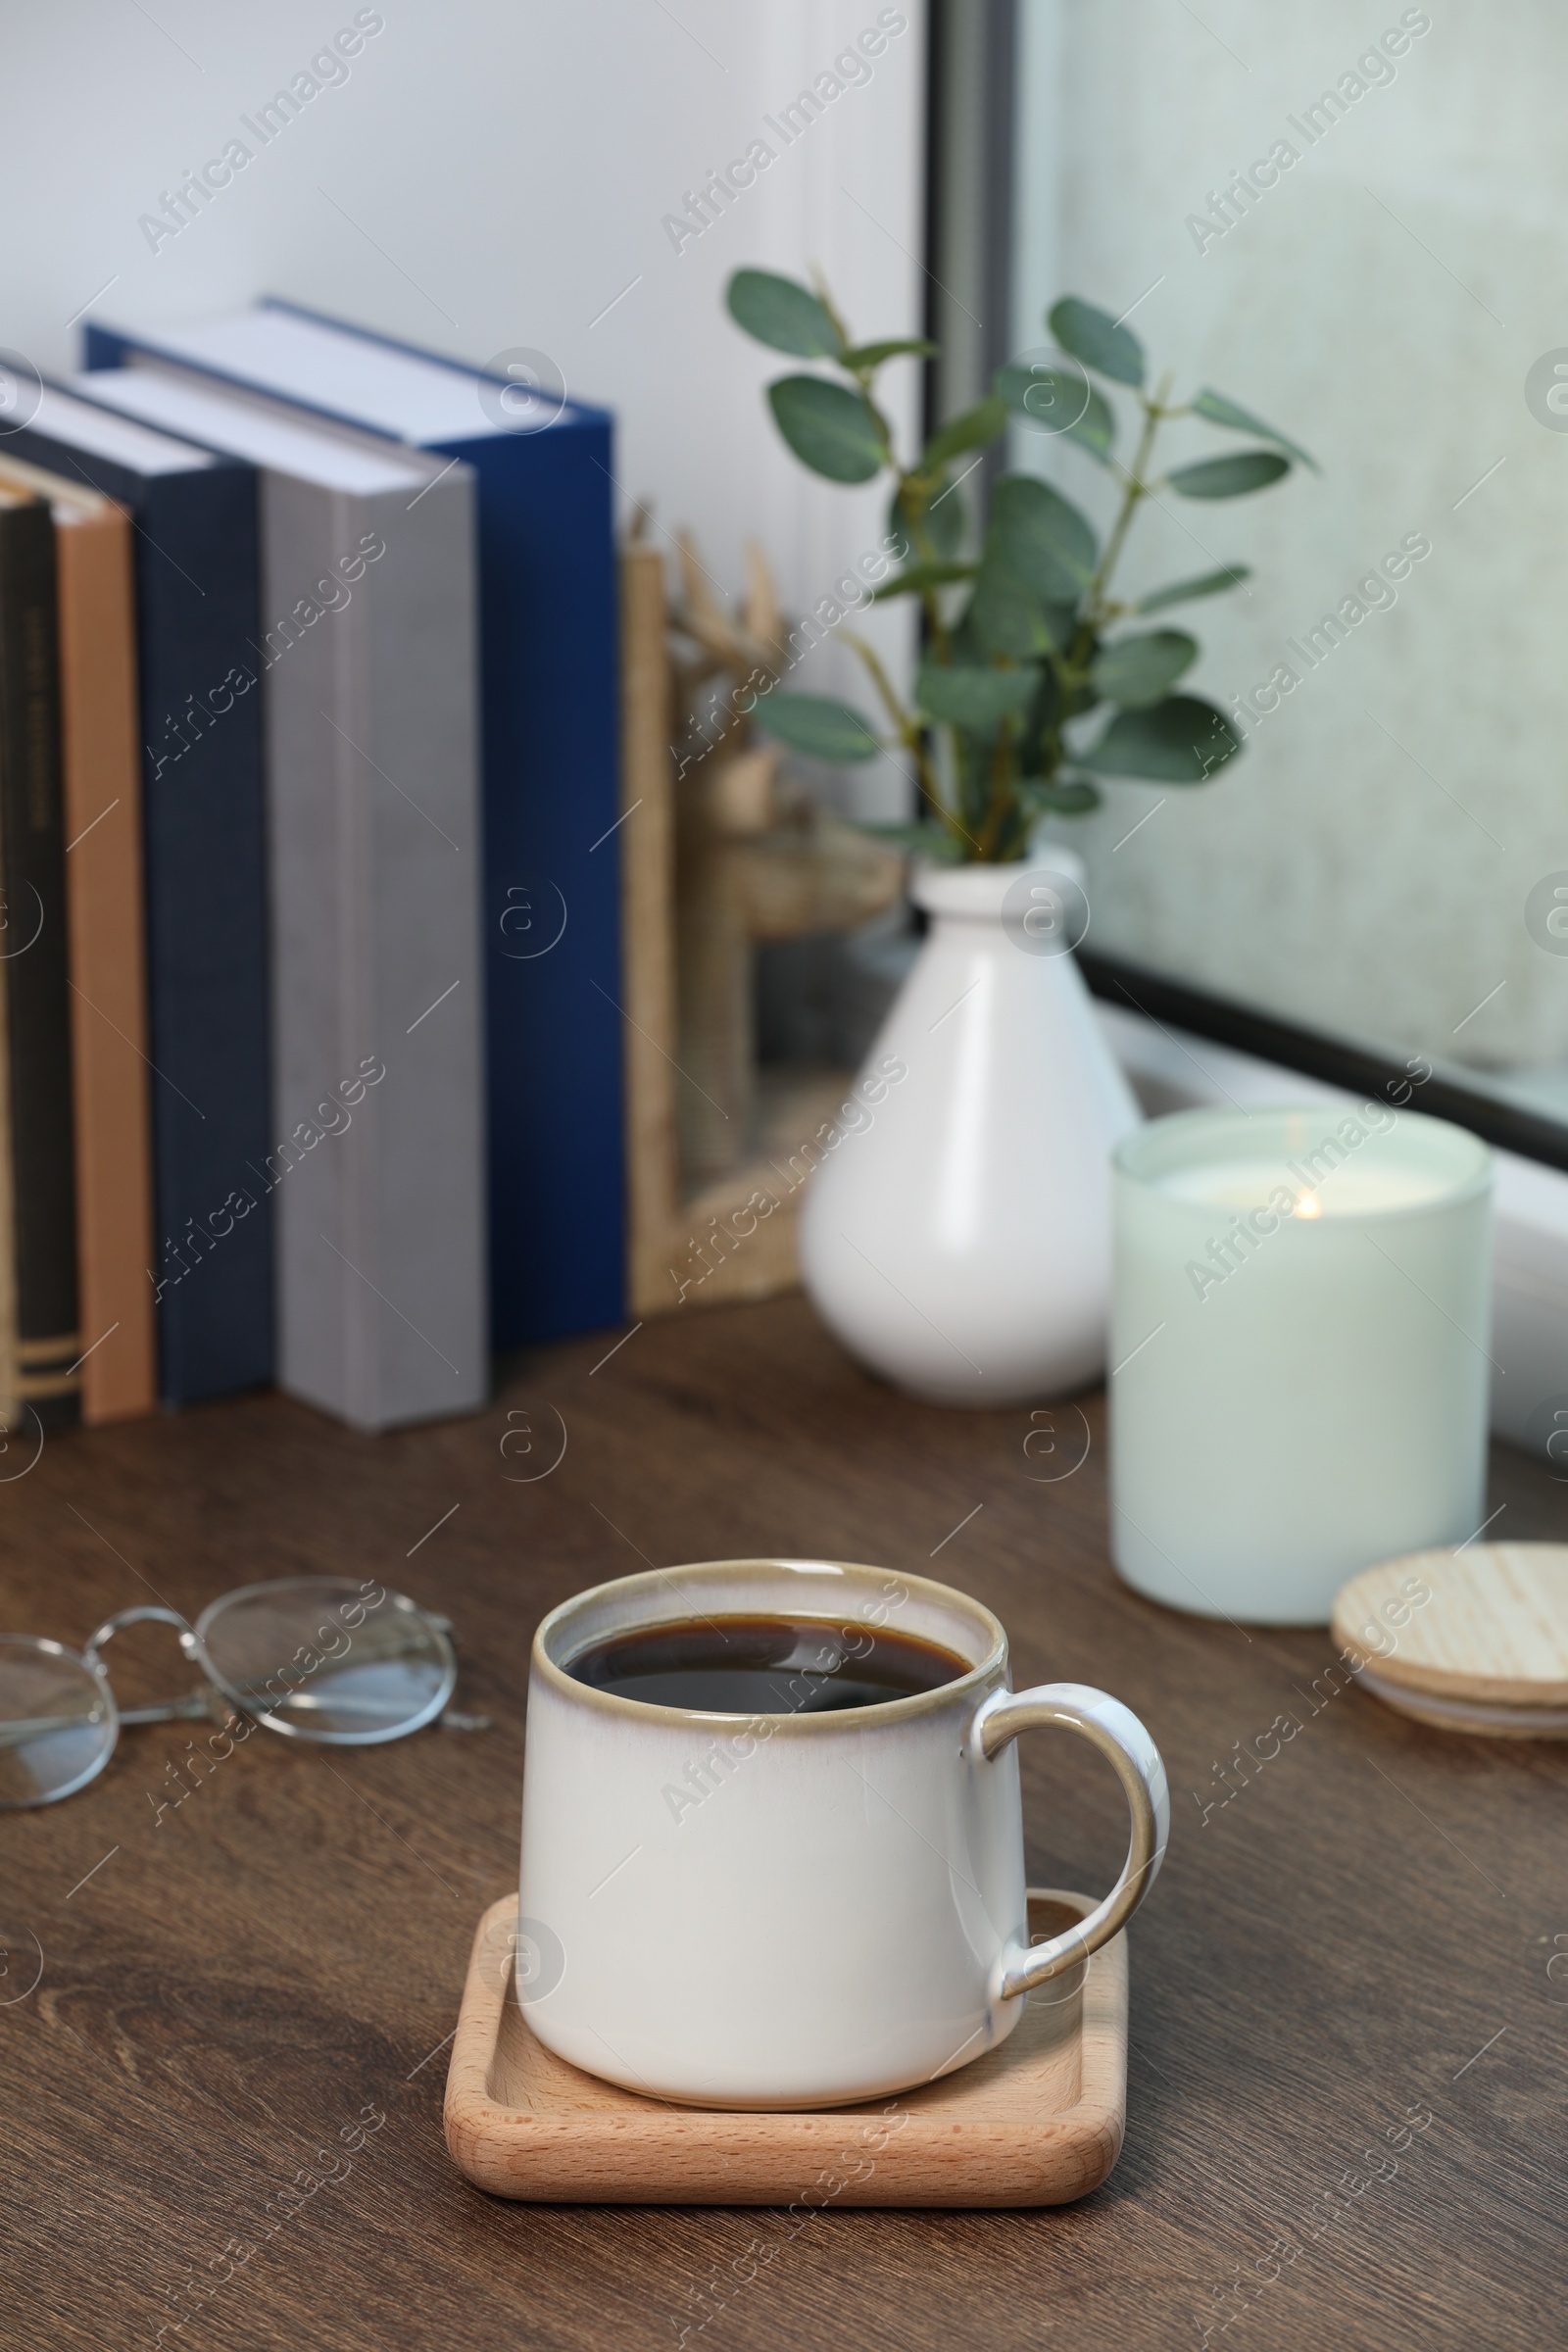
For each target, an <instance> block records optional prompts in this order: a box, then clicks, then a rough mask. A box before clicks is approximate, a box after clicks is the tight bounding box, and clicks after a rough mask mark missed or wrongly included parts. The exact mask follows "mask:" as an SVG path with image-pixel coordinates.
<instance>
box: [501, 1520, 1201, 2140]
mask: <svg viewBox="0 0 1568 2352" xmlns="http://www.w3.org/2000/svg"><path fill="white" fill-rule="evenodd" d="M748 1615H756V1616H759V1617H768V1618H795V1619H799V1618H809V1619H811V1620H813V1621H820V1623H821V1625H822V1628H823V1632H824V1635H825V1636H826V1635H831V1634H834V1633H836V1632H838V1631H839V1629H843V1632H844V1633H845V1634H846V1635H852V1636H853V1634H854V1631H855V1629H857V1628H862V1629H863V1628H865V1627H868V1626H869V1627H876V1626H879V1625H887V1624H891V1625H894V1626H896V1627H897V1630H898V1631H899V1632H900V1633H903V1634H906V1635H910V1636H913V1637H914V1638H915V1639H916V1640H921V1641H924V1642H934V1643H936V1644H938V1645H939V1646H940V1647H941V1648H944V1649H946V1650H948V1651H950V1652H953V1653H955V1654H956V1656H957V1657H958V1658H960V1659H961V1660H962V1661H963V1671H962V1672H961V1673H960V1674H959V1675H958V1676H957V1677H956V1679H955V1680H954V1681H952V1682H949V1683H945V1684H943V1685H941V1686H940V1687H939V1688H938V1689H935V1690H930V1691H916V1692H914V1693H912V1694H911V1695H909V1696H907V1697H904V1698H898V1699H894V1700H890V1701H887V1702H885V1703H883V1704H880V1705H873V1706H864V1707H857V1708H851V1709H845V1710H842V1711H832V1712H822V1713H807V1712H802V1713H796V1714H778V1715H772V1714H769V1715H752V1716H746V1715H720V1714H709V1713H699V1712H697V1711H694V1710H689V1709H686V1708H682V1707H669V1706H657V1705H649V1704H647V1703H645V1702H644V1701H642V1700H641V1699H633V1698H626V1697H622V1696H620V1695H618V1694H617V1693H615V1692H614V1691H606V1690H598V1689H594V1688H592V1687H591V1686H589V1685H588V1684H586V1683H581V1682H578V1681H576V1680H575V1679H574V1678H573V1676H572V1673H571V1671H570V1669H571V1665H572V1662H573V1660H574V1659H576V1658H579V1657H581V1656H582V1655H583V1653H584V1652H585V1651H586V1650H588V1649H590V1648H592V1647H594V1646H595V1645H596V1644H598V1643H599V1642H604V1641H606V1640H608V1639H610V1638H612V1637H614V1636H619V1635H623V1634H627V1633H632V1632H636V1631H640V1630H643V1629H647V1628H652V1627H657V1626H664V1625H669V1624H671V1623H676V1622H684V1621H689V1620H692V1619H694V1618H700V1617H736V1616H748ZM852 1645H853V1644H852ZM1047 1724H1056V1725H1061V1726H1063V1727H1065V1728H1066V1729H1067V1730H1069V1731H1075V1732H1081V1733H1082V1734H1083V1735H1084V1736H1085V1738H1086V1739H1089V1740H1093V1741H1094V1743H1095V1745H1096V1746H1097V1747H1099V1748H1100V1749H1102V1751H1103V1753H1104V1754H1105V1755H1106V1756H1108V1757H1109V1759H1110V1761H1111V1763H1112V1764H1113V1765H1114V1766H1115V1768H1116V1771H1117V1773H1118V1774H1119V1776H1120V1779H1121V1782H1122V1786H1123V1788H1124V1789H1125V1790H1126V1792H1127V1798H1128V1803H1129V1805H1130V1807H1131V1810H1132V1841H1131V1844H1130V1846H1129V1848H1128V1853H1127V1862H1126V1866H1125V1868H1124V1869H1123V1871H1122V1874H1121V1877H1120V1878H1119V1879H1118V1880H1117V1882H1116V1885H1115V1887H1113V1888H1112V1890H1111V1892H1110V1893H1109V1894H1108V1895H1107V1896H1106V1898H1105V1900H1104V1901H1103V1903H1101V1904H1100V1905H1099V1906H1098V1907H1097V1908H1096V1909H1095V1910H1093V1911H1091V1912H1090V1913H1089V1915H1088V1916H1087V1918H1085V1919H1083V1920H1082V1921H1080V1922H1079V1923H1078V1925H1077V1926H1075V1927H1073V1928H1071V1929H1069V1930H1068V1931H1067V1932H1066V1934H1064V1935H1061V1936H1054V1937H1053V1939H1052V1940H1051V1941H1050V1942H1048V1943H1043V1944H1038V1945H1036V1946H1034V1947H1033V1948H1031V1946H1030V1942H1029V1931H1028V1925H1027V1912H1026V1897H1025V1886H1024V1857H1023V1816H1022V1808H1021V1804H1020V1800H1019V1787H1018V1759H1017V1755H1016V1752H1015V1750H1014V1747H1013V1744H1012V1743H1013V1741H1014V1740H1016V1739H1017V1736H1018V1734H1019V1733H1020V1732H1024V1731H1032V1730H1034V1729H1035V1728H1036V1727H1037V1726H1041V1725H1047ZM1169 1833H1170V1797H1169V1792H1168V1790H1167V1788H1166V1782H1165V1769H1164V1766H1163V1765H1162V1763H1161V1762H1160V1758H1159V1753H1158V1750H1157V1749H1156V1748H1155V1746H1154V1743H1153V1741H1152V1740H1151V1738H1150V1736H1149V1734H1148V1732H1147V1731H1145V1729H1144V1727H1143V1725H1142V1724H1141V1723H1140V1722H1139V1721H1138V1718H1137V1717H1136V1716H1135V1715H1133V1714H1132V1713H1130V1712H1129V1710H1128V1709H1127V1708H1126V1707H1124V1706H1123V1705H1122V1704H1121V1703H1120V1701H1119V1700H1117V1699H1114V1698H1109V1697H1107V1696H1106V1694H1105V1693H1104V1691H1094V1690H1090V1689H1089V1688H1088V1687H1087V1686H1085V1685H1083V1684H1081V1683H1049V1684H1046V1685H1043V1686H1042V1687H1041V1688H1040V1689H1038V1690H1034V1691H1019V1692H1017V1693H1016V1694H1014V1693H1013V1692H1011V1691H1009V1690H1008V1687H1007V1638H1006V1635H1005V1633H1004V1631H1003V1629H1002V1627H1001V1625H1000V1624H999V1623H998V1621H997V1619H996V1618H995V1617H994V1616H993V1615H992V1614H991V1611H990V1610H989V1609H987V1608H983V1607H982V1606H981V1604H980V1603H979V1602H978V1601H976V1600H971V1599H970V1598H969V1597H968V1596H967V1595H966V1594H964V1593H956V1592H953V1591H952V1590H951V1589H950V1588H949V1587H948V1586H946V1585H938V1584H933V1583H931V1582H929V1581H928V1580H927V1579H925V1578H923V1577H913V1576H910V1577H900V1576H893V1575H891V1574H890V1573H889V1572H888V1571H886V1570H884V1569H880V1568H868V1567H858V1566H848V1565H845V1564H843V1563H841V1562H837V1561H828V1560H713V1561H709V1562H707V1563H706V1564H704V1565H702V1566H698V1567H685V1568H671V1569H667V1570H655V1571H654V1572H653V1573H651V1574H649V1575H645V1576H630V1577H626V1578H624V1579H622V1580H621V1581H620V1582H618V1583H616V1584H612V1585H600V1586H598V1587H597V1588H596V1589H595V1590H594V1591H593V1592H590V1593H579V1594H578V1595H577V1596H576V1598H575V1599H572V1600H568V1601H565V1602H564V1603H563V1605H562V1606H561V1607H560V1608H558V1609H555V1610H553V1611H552V1612H551V1614H550V1615H549V1616H548V1617H547V1618H546V1619H545V1620H544V1623H543V1624H542V1625H541V1626H540V1628H539V1630H538V1632H537V1634H536V1635H535V1637H534V1643H533V1662H532V1673H531V1676H530V1679H529V1687H528V1734H527V1756H526V1763H525V1767H524V1775H523V1800H522V1876H521V1882H520V1887H521V1891H520V1896H519V1901H518V1913H519V1918H518V1944H517V1970H516V1981H517V1997H518V2000H519V2002H520V2003H521V2005H522V2008H523V2012H524V2015H525V2016H526V2018H527V2021H528V2024H529V2026H530V2027H531V2028H532V2030H533V2032H534V2033H535V2034H537V2035H538V2037H539V2039H540V2040H541V2041H542V2042H544V2043H545V2044H546V2045H547V2046H548V2047H549V2048H550V2049H552V2050H555V2051H556V2052H557V2053H558V2054H559V2055H560V2056H561V2057H563V2058H565V2059H568V2060H569V2061H570V2062H571V2064H572V2065H573V2066H579V2067H582V2068H584V2069H586V2071H587V2072H588V2073H590V2074H594V2075H601V2076H604V2077H606V2078H608V2079H609V2080H610V2081H611V2082H619V2083H622V2084H624V2086H625V2087H626V2088H627V2089H629V2090H640V2091H645V2092H651V2093H654V2094H656V2095H657V2096H659V2097H661V2098H664V2099H675V2100H681V2101H685V2102H687V2103H690V2104H695V2105H700V2106H711V2107H750V2108H769V2107H772V2108H790V2107H815V2106H820V2105H842V2104H847V2103H850V2102H852V2101H855V2100H858V2099H870V2098H876V2097H880V2096H882V2095H883V2094H884V2093H889V2092H893V2091H899V2090H907V2089H908V2088H910V2087H912V2086H913V2085H914V2084H916V2083H920V2082H930V2081H932V2080H933V2079H934V2078H935V2077H937V2076H938V2075H944V2074H947V2073H949V2072H951V2071H952V2069H953V2068H955V2067H958V2066H963V2065H966V2064H967V2063H968V2062H969V2061H970V2060H971V2059H973V2058H977V2057H978V2056H979V2055H980V2054H981V2052H982V2051H985V2050H988V2049H991V2048H993V2047H994V2046H995V2045H996V2044H997V2043H998V2042H1001V2041H1004V2040H1005V2038H1006V2036H1007V2035H1008V2034H1010V2033H1011V2032H1012V2030H1013V2028H1014V2026H1015V2025H1016V2024H1017V2022H1018V2019H1019V2017H1020V2016H1021V2014H1022V2011H1023V2004H1024V1999H1025V1997H1026V1995H1027V1994H1028V1993H1029V1992H1030V1991H1031V1990H1032V1989H1033V1988H1034V1987H1035V1986H1037V1985H1043V1984H1045V1983H1046V1982H1047V1981H1048V1980H1049V1979H1051V1978H1053V1977H1055V1976H1057V1975H1059V1974H1060V1973H1061V1971H1062V1970H1063V1969H1066V1968H1068V1967H1070V1966H1071V1965H1072V1964H1073V1963H1074V1962H1075V1961H1077V1960H1080V1959H1082V1958H1083V1957H1084V1955H1085V1954H1086V1953H1087V1952H1092V1951H1094V1950H1095V1949H1096V1948H1097V1946H1098V1945H1100V1944H1102V1943H1104V1942H1105V1941H1106V1940H1107V1939H1108V1938H1109V1937H1110V1936H1113V1935H1114V1934H1115V1933H1116V1931H1117V1929H1118V1928H1120V1927H1121V1926H1122V1925H1123V1924H1124V1923H1125V1921H1126V1920H1127V1919H1128V1917H1129V1916H1130V1915H1131V1913H1132V1912H1133V1911H1134V1910H1135V1909H1136V1908H1137V1906H1138V1904H1139V1903H1140V1902H1141V1901H1142V1900H1143V1897H1144V1896H1145V1895H1146V1894H1147V1893H1148V1891H1149V1888H1150V1887H1151V1886H1152V1883H1153V1879H1154V1874H1155V1872H1156V1871H1157V1870H1158V1868H1159V1864H1160V1860H1161V1857H1162V1855H1163V1853H1164V1849H1165V1841H1166V1838H1168V1836H1169Z"/></svg>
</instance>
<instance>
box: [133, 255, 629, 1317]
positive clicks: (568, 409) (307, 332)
mask: <svg viewBox="0 0 1568 2352" xmlns="http://www.w3.org/2000/svg"><path fill="white" fill-rule="evenodd" d="M138 359H142V360H158V359H162V360H169V361H173V362H176V363H177V364H178V365H180V366H182V367H185V368H199V369H202V370H204V371H205V372H207V373H208V374H211V375H213V376H216V377H218V378H220V379H221V380H222V381H225V382H228V383H234V384H241V385H244V386H246V387H247V388H249V389H251V390H254V391H261V392H266V393H269V394H270V395H271V396H272V397H273V398H274V399H282V400H287V401H291V402H293V403H294V404H296V405H297V406H299V407H301V408H305V409H309V410H310V411H312V412H313V413H314V414H315V415H317V416H319V417H330V418H332V419H334V420H335V421H337V422H339V423H348V424H353V425H357V426H359V427H360V428H361V429H363V430H369V431H372V432H377V433H383V434H385V435H387V436H388V437H389V438H392V439H395V440H398V441H402V442H404V443H406V444H408V445H410V446H412V447H414V448H417V449H421V450H425V451H429V452H431V453H435V454H439V455H443V456H446V457H449V458H452V459H462V460H463V461H465V462H466V464H467V465H469V466H472V467H473V469H474V472H475V474H476V475H477V477H478V484H477V487H478V537H479V589H480V615H481V617H480V680H481V696H482V712H481V716H482V739H483V754H482V770H481V773H482V778H483V804H484V835H485V868H486V870H485V890H484V925H485V927H484V970H485V998H486V1023H487V1041H486V1095H487V1114H488V1131H489V1145H488V1150H489V1201H490V1212H489V1213H490V1227H491V1230H490V1267H491V1341H492V1345H493V1346H495V1347H496V1348H515V1347H518V1346H521V1345H523V1344H524V1343H528V1342H532V1341H537V1340H547V1339H553V1338H557V1337H560V1336H562V1335H564V1334H565V1333H568V1332H574V1331H586V1330H592V1329H595V1328H600V1327H603V1326H604V1325H606V1324H610V1323H615V1322H618V1321H620V1320H621V1318H622V1315H623V1312H624V1302H625V1221H626V1212H625V1191H624V1178H623V1140H624V1139H623V1126H624V1122H623V1110H622V1093H621V1088H622V1068H621V1064H622V1039H621V1023H622V1017H623V1016H622V1013H621V1010H620V1005H621V998H620V952H619V939H620V879H619V847H620V836H619V834H618V833H616V832H615V831H614V830H613V828H614V826H615V822H616V819H617V817H618V815H619V813H620V811H619V808H618V805H617V799H618V770H619V741H618V717H617V702H618V686H617V650H616V649H617V596H616V573H615V550H614V532H613V482H612V468H613V455H612V439H611V433H612V427H611V419H610V417H608V416H607V415H606V414H605V413H604V412H603V411H601V410H597V409H590V408H584V407H582V406H580V405H578V404H577V403H576V402H568V401H565V400H564V399H563V398H552V397H550V396H548V395H547V394H544V393H541V392H538V391H530V390H529V389H528V387H527V384H526V381H525V380H524V381H523V382H521V383H519V382H518V381H517V380H513V381H511V382H509V381H508V380H507V378H506V377H505V376H492V375H488V374H485V373H483V372H481V371H480V370H477V369H475V368H469V367H466V366H464V365H462V364H460V363H457V362H454V361H451V360H445V359H440V358H437V357H434V356H432V355H431V354H428V353H425V352H422V351H417V350H413V349H411V348H410V347H409V346H407V345H404V344H398V343H394V342H391V341H388V340H387V339H385V338H384V337H381V336H378V335H372V334H368V333H366V332H364V331H362V330H361V329H360V328H357V327H351V326H345V325H342V324H341V323H339V322H338V321H337V320H335V319H323V318H320V317H319V316H318V315H316V314H315V313H313V312H309V311H303V310H300V309H297V308H296V307H295V306H293V305H292V304H287V303H279V302H265V303H261V304H259V305H258V306H257V307H256V308H255V309H253V310H250V311H243V312H239V313H236V314H234V315H232V316H230V317H228V318H225V319H215V320H213V321H211V322H210V323H208V324H207V325H204V326H196V327H186V328H180V329H169V328H160V329H159V331H158V333H157V335H156V336H140V335H132V334H128V333H123V332H120V331H118V330H115V329H111V328H108V327H104V326H89V327H88V329H87V334H86V361H87V366H88V368H118V367H134V366H135V364H136V363H137V361H138Z"/></svg>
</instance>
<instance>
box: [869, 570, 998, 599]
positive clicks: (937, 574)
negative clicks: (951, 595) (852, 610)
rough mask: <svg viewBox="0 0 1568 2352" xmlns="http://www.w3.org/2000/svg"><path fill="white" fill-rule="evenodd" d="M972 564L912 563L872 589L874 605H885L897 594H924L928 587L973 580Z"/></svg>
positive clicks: (949, 586)
mask: <svg viewBox="0 0 1568 2352" xmlns="http://www.w3.org/2000/svg"><path fill="white" fill-rule="evenodd" d="M974 574H975V566H974V565H973V564H910V565H909V568H908V570H907V571H900V572H895V574H894V576H893V578H892V579H891V580H884V581H883V583H882V585H881V587H880V588H873V589H872V591H871V602H872V604H873V605H885V604H886V603H887V602H888V601H889V599H890V598H892V597H895V596H924V595H925V594H926V592H927V590H928V589H932V588H951V587H952V585H953V583H954V581H955V580H972V579H973V578H974Z"/></svg>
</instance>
